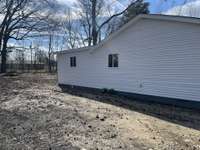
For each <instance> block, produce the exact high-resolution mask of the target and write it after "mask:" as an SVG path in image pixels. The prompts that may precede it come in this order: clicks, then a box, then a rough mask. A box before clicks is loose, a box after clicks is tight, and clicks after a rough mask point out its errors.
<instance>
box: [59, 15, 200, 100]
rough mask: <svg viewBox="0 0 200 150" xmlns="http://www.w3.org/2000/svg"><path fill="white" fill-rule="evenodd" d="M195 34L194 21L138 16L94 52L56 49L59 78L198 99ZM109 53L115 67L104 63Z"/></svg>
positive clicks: (199, 57) (199, 60)
mask: <svg viewBox="0 0 200 150" xmlns="http://www.w3.org/2000/svg"><path fill="white" fill-rule="evenodd" d="M199 39H200V27H199V26H198V25H195V24H187V23H179V22H167V21H158V20H150V19H141V20H139V21H138V22H137V23H136V24H134V25H132V27H129V28H127V29H126V30H125V31H123V33H121V34H120V35H116V36H115V37H114V38H113V39H111V40H109V41H108V42H106V44H104V45H103V46H102V47H100V48H98V49H96V50H94V51H93V52H92V53H91V52H90V51H82V52H75V53H66V54H58V76H59V77H58V78H59V83H60V84H70V85H77V86H84V87H93V88H110V89H111V88H112V89H115V90H119V91H124V92H131V93H138V94H145V95H155V96H161V97H170V98H178V99H186V100H193V101H200V41H199ZM112 53H117V54H119V67H118V68H109V67H108V55H109V54H112ZM72 56H76V58H77V67H76V68H71V67H70V57H72Z"/></svg>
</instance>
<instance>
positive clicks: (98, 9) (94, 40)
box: [78, 0, 149, 46]
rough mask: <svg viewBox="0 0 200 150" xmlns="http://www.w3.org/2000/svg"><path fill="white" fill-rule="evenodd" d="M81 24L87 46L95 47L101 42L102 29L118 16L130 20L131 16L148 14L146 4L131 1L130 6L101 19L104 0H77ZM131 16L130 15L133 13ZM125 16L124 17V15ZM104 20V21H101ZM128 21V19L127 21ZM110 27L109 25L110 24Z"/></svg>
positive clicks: (140, 0)
mask: <svg viewBox="0 0 200 150" xmlns="http://www.w3.org/2000/svg"><path fill="white" fill-rule="evenodd" d="M78 2H79V6H80V8H81V10H80V13H79V14H80V16H81V18H82V19H81V24H82V27H83V29H84V31H85V33H86V36H87V38H86V40H87V41H88V46H91V45H96V44H98V42H100V40H101V32H102V29H103V28H104V27H105V26H106V25H107V26H109V23H110V22H111V21H112V20H113V19H115V18H117V17H118V16H121V15H124V18H125V17H126V19H127V18H129V19H131V18H132V17H133V16H135V15H137V14H139V13H148V12H149V11H148V3H145V2H143V1H142V0H133V1H132V2H131V3H130V5H129V6H128V7H127V8H126V9H124V10H123V11H121V12H118V13H114V14H113V15H111V16H110V17H108V18H107V19H102V17H101V16H102V15H103V14H104V10H105V7H106V6H105V4H106V1H104V0H98V1H97V0H79V1H78ZM133 12H134V14H133V15H130V14H131V13H133ZM125 14H126V15H125ZM102 20H104V21H102ZM127 21H128V19H127ZM110 25H111V24H110Z"/></svg>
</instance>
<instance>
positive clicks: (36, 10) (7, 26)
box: [0, 0, 48, 73]
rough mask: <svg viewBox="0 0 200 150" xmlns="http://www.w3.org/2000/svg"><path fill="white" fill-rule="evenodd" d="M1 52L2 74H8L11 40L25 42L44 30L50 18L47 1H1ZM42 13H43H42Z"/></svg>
mask: <svg viewBox="0 0 200 150" xmlns="http://www.w3.org/2000/svg"><path fill="white" fill-rule="evenodd" d="M0 7H1V9H2V10H1V11H0V13H1V16H2V22H1V24H0V52H1V58H2V59H1V72H2V73H4V72H6V62H7V54H8V51H7V44H8V41H9V39H14V40H23V39H24V38H25V37H27V36H28V35H29V34H30V33H31V32H33V31H39V30H41V29H42V28H44V20H45V19H46V18H47V17H48V9H47V3H46V1H40V0H1V4H0ZM41 12H42V13H41Z"/></svg>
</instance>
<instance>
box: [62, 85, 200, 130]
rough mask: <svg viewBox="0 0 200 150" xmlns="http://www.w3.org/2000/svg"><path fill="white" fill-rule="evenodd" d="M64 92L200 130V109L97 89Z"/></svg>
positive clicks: (64, 88) (69, 89)
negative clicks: (139, 98) (149, 100)
mask: <svg viewBox="0 0 200 150" xmlns="http://www.w3.org/2000/svg"><path fill="white" fill-rule="evenodd" d="M61 89H62V92H64V93H68V94H71V95H74V96H79V97H84V98H88V99H89V100H95V101H99V102H103V103H106V104H111V105H115V106H117V107H122V108H125V109H129V110H132V111H136V112H139V113H143V114H146V115H150V116H153V117H156V118H159V119H162V120H165V121H168V122H172V123H175V124H179V125H182V126H185V127H189V128H193V129H196V130H199V131H200V111H199V110H193V109H189V108H182V107H177V106H173V105H166V104H159V103H155V102H148V101H139V100H137V99H133V98H131V99H130V98H127V97H124V96H119V95H115V94H108V93H102V92H97V91H95V92H94V91H88V90H80V89H76V88H69V87H61Z"/></svg>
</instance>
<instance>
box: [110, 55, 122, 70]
mask: <svg viewBox="0 0 200 150" xmlns="http://www.w3.org/2000/svg"><path fill="white" fill-rule="evenodd" d="M108 67H109V68H119V54H109V55H108Z"/></svg>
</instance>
